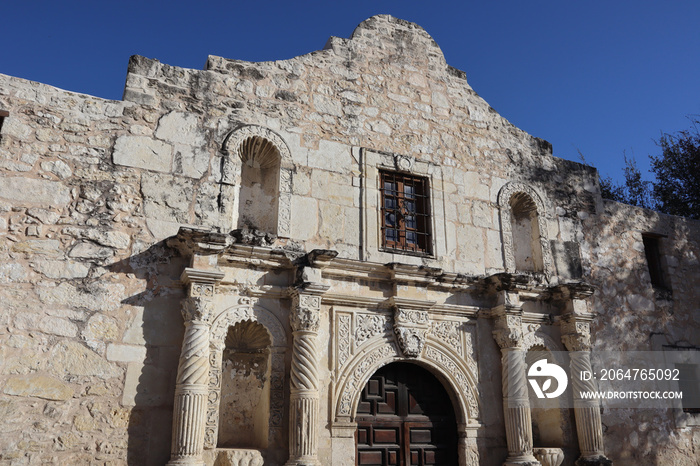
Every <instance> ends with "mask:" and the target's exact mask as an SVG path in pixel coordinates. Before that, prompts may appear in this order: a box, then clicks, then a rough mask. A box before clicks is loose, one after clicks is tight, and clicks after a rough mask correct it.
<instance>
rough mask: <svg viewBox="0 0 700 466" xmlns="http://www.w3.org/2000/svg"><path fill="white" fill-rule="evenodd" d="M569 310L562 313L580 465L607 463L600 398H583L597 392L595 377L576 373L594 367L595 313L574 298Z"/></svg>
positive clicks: (594, 465)
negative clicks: (583, 378) (592, 345)
mask: <svg viewBox="0 0 700 466" xmlns="http://www.w3.org/2000/svg"><path fill="white" fill-rule="evenodd" d="M567 307H568V312H567V313H566V314H563V315H562V319H561V333H562V337H561V339H562V342H563V343H564V346H566V349H568V350H569V356H570V358H571V362H570V369H571V379H572V386H573V387H572V389H573V397H574V415H575V417H576V432H577V434H578V445H579V449H580V450H581V457H580V458H579V459H578V460H576V465H577V466H599V465H600V466H603V465H605V466H608V465H612V461H611V460H609V459H608V458H607V457H606V456H605V452H604V449H603V428H602V422H601V419H600V403H599V402H598V400H590V399H583V398H582V397H581V392H582V391H596V390H597V389H598V388H597V386H596V383H595V381H594V380H581V377H580V376H578V375H577V374H581V371H590V373H593V369H592V367H591V328H590V322H591V320H592V319H593V314H591V313H590V312H588V303H587V302H586V301H584V300H582V299H576V298H574V299H572V300H571V301H570V302H569V303H568V304H567Z"/></svg>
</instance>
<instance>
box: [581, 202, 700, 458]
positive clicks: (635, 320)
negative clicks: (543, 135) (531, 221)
mask: <svg viewBox="0 0 700 466" xmlns="http://www.w3.org/2000/svg"><path fill="white" fill-rule="evenodd" d="M584 224H585V229H584V236H585V238H586V239H585V241H584V242H583V244H584V247H583V249H584V257H586V258H588V260H589V262H588V261H587V262H588V265H587V266H586V267H590V272H588V271H587V272H586V276H587V277H590V278H589V279H590V280H591V282H592V283H594V284H595V285H596V287H597V293H596V294H595V295H594V297H593V310H594V311H595V312H597V313H599V317H598V319H597V322H596V325H595V328H593V329H592V331H591V333H592V334H593V335H594V337H593V340H594V347H593V348H594V349H593V350H594V351H596V350H597V351H618V350H624V351H688V350H691V351H697V350H698V348H700V306H699V305H698V303H699V302H700V276H699V275H698V271H699V270H700V222H697V221H690V220H686V219H683V218H679V217H672V216H668V215H662V214H658V213H656V212H652V211H649V210H645V209H640V208H635V207H631V206H628V205H624V204H618V203H616V202H611V201H606V202H605V211H604V214H603V215H601V216H600V217H599V218H590V219H587V220H586V221H585V222H584ZM647 233H652V234H658V235H663V236H662V237H661V238H660V246H661V247H660V253H661V259H662V260H661V263H662V271H663V275H664V279H665V281H666V284H667V288H668V289H667V290H658V289H655V288H654V287H653V286H652V284H651V280H650V275H649V267H648V265H647V259H646V257H645V251H644V244H643V241H642V234H647ZM677 406H678V409H675V410H671V409H669V410H641V409H609V410H606V411H604V413H603V424H604V426H605V427H607V430H606V432H605V436H606V437H605V441H606V445H608V448H607V451H608V452H610V455H609V456H610V458H611V459H613V460H616V461H618V464H626V463H629V462H634V463H637V464H649V465H652V464H696V461H697V449H698V444H699V442H700V430H698V427H697V425H698V424H700V415H698V414H695V415H693V414H684V413H682V412H681V410H680V405H679V404H677ZM693 426H695V427H693ZM691 445H692V446H691ZM612 446H615V447H612Z"/></svg>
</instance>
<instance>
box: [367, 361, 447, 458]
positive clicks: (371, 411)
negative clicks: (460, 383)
mask: <svg viewBox="0 0 700 466" xmlns="http://www.w3.org/2000/svg"><path fill="white" fill-rule="evenodd" d="M356 420H357V434H356V440H355V444H356V446H357V451H356V456H355V457H356V463H357V464H358V465H397V466H404V465H420V466H422V465H443V466H454V465H456V464H457V422H456V419H455V415H454V409H453V407H452V402H451V401H450V398H449V396H448V394H447V392H446V391H445V388H444V387H443V386H442V384H441V383H440V381H438V380H437V379H436V378H435V376H434V375H433V374H431V373H430V372H428V371H427V370H425V369H423V368H422V367H420V366H417V365H415V364H410V363H399V362H397V363H393V364H389V365H387V366H385V367H383V368H381V369H379V370H378V371H377V372H376V373H375V374H374V375H373V376H372V378H371V379H370V380H369V382H367V385H366V386H365V387H364V389H363V391H362V397H361V399H360V403H359V405H358V407H357V416H356Z"/></svg>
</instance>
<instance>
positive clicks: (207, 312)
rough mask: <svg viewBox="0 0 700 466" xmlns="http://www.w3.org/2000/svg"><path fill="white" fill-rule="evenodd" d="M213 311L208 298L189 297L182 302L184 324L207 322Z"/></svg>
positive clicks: (212, 304) (212, 305)
mask: <svg viewBox="0 0 700 466" xmlns="http://www.w3.org/2000/svg"><path fill="white" fill-rule="evenodd" d="M213 311H214V303H213V302H212V301H211V299H209V298H202V297H190V298H185V299H184V300H183V301H182V318H183V319H184V320H185V322H191V321H201V322H207V321H209V319H210V317H211V315H212V313H213Z"/></svg>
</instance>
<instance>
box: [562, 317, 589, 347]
mask: <svg viewBox="0 0 700 466" xmlns="http://www.w3.org/2000/svg"><path fill="white" fill-rule="evenodd" d="M561 333H562V336H561V341H562V343H564V346H566V349H568V350H569V351H590V350H591V325H590V323H589V322H587V321H580V320H577V319H576V318H575V317H569V318H568V319H563V320H562V321H561Z"/></svg>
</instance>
